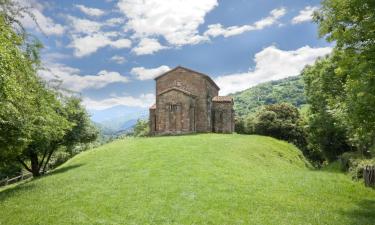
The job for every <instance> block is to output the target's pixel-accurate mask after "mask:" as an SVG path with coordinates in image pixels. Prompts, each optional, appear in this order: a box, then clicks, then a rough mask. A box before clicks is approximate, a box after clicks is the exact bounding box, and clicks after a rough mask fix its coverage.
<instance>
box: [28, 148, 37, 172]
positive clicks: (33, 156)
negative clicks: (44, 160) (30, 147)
mask: <svg viewBox="0 0 375 225" xmlns="http://www.w3.org/2000/svg"><path fill="white" fill-rule="evenodd" d="M29 157H30V162H31V173H32V174H33V177H39V176H40V167H39V162H38V154H36V153H35V152H34V151H30V153H29Z"/></svg>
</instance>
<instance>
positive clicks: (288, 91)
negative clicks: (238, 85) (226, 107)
mask: <svg viewBox="0 0 375 225" xmlns="http://www.w3.org/2000/svg"><path fill="white" fill-rule="evenodd" d="M231 96H233V97H234V109H235V110H236V114H237V115H239V116H244V115H247V114H249V113H250V112H255V111H256V110H257V108H258V107H259V106H263V105H269V104H275V103H282V102H287V103H291V104H293V105H295V106H297V107H299V106H301V105H303V104H306V97H305V94H304V83H303V80H302V77H301V76H296V77H289V78H285V79H281V80H277V81H270V82H266V83H262V84H258V85H256V86H254V87H251V88H249V89H246V90H244V91H241V92H238V93H235V94H233V95H231Z"/></svg>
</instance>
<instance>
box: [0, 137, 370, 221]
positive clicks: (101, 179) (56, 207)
mask: <svg viewBox="0 0 375 225" xmlns="http://www.w3.org/2000/svg"><path fill="white" fill-rule="evenodd" d="M0 224H1V225H11V224H21V225H27V224H42V225H45V224H59V225H60V224H80V225H81V224H106V225H107V224H220V225H223V224H228V225H229V224H230V225H232V224H233V225H234V224H277V225H280V224H287V225H292V224H301V225H302V224H303V225H307V224H317V225H323V224H337V225H344V224H358V225H367V224H368V225H374V224H375V190H373V189H370V188H365V187H364V186H363V184H362V183H359V182H354V181H351V180H350V178H349V177H348V176H346V175H345V174H342V173H339V172H335V171H316V170H313V169H311V168H310V167H309V164H308V163H307V162H306V161H305V160H304V158H303V156H302V155H301V153H300V152H299V150H298V149H296V148H295V147H293V146H292V145H289V144H287V143H285V142H281V141H277V140H275V139H272V138H268V137H261V136H245V135H219V134H201V135H190V136H178V137H155V138H129V139H124V140H120V141H115V142H113V143H110V144H107V145H104V146H102V147H100V148H97V149H94V150H90V151H87V152H85V153H82V154H80V155H78V156H76V157H74V158H73V159H71V160H70V161H68V162H67V163H65V164H64V165H63V166H61V167H60V168H58V169H56V170H55V172H53V173H52V174H50V175H48V176H45V177H42V178H39V179H34V180H32V181H30V182H26V183H23V184H20V185H16V186H13V187H8V188H6V189H3V190H2V191H0Z"/></svg>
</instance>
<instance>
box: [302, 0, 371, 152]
mask: <svg viewBox="0 0 375 225" xmlns="http://www.w3.org/2000/svg"><path fill="white" fill-rule="evenodd" d="M314 19H315V21H316V22H317V23H318V24H319V34H320V36H321V37H326V39H327V40H328V41H331V42H335V43H336V46H335V48H334V52H333V54H332V57H331V59H330V60H331V62H330V63H333V64H332V65H333V66H334V67H333V68H332V69H331V72H330V73H326V74H325V76H326V77H327V78H324V79H326V80H327V79H333V80H336V81H338V82H337V83H333V82H331V83H330V84H332V85H334V86H333V87H335V88H334V89H335V90H337V91H339V92H340V93H339V94H336V95H332V94H330V95H328V96H327V98H326V99H325V100H326V101H327V104H329V107H330V108H332V109H334V110H336V111H337V113H340V114H341V115H340V117H341V118H342V121H341V123H345V127H346V129H347V135H348V139H349V140H350V142H351V143H352V144H353V145H354V146H355V147H356V148H357V149H358V150H360V151H361V152H362V153H363V154H369V151H370V150H371V149H373V150H374V148H375V32H374V31H375V1H373V0H323V1H322V7H321V8H320V9H319V10H318V11H317V12H316V13H315V15H314ZM315 71H316V75H317V77H318V75H319V74H318V73H319V71H321V70H319V69H315ZM310 72H312V71H311V70H310V71H309V73H310ZM321 78H322V76H320V78H319V79H321ZM314 82H318V81H314ZM328 92H331V91H330V90H329V88H328ZM323 95H324V93H323Z"/></svg>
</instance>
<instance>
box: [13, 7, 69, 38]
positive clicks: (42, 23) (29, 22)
mask: <svg viewBox="0 0 375 225" xmlns="http://www.w3.org/2000/svg"><path fill="white" fill-rule="evenodd" d="M20 4H21V5H23V6H25V7H28V8H30V12H31V13H32V14H33V15H34V17H35V20H36V21H37V23H38V24H36V23H35V21H34V20H33V19H32V18H31V17H30V16H29V15H27V14H24V15H23V16H24V17H22V18H20V21H21V23H22V24H23V25H24V26H25V27H26V28H30V29H34V30H39V28H40V29H41V30H42V32H43V33H45V34H46V35H62V34H63V33H64V31H65V27H64V26H62V25H61V24H58V23H55V21H54V20H53V19H51V18H50V17H47V16H45V15H44V14H43V11H44V9H45V8H44V6H43V5H42V4H40V3H38V2H37V1H35V0H30V1H20ZM38 25H39V28H38Z"/></svg>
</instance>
